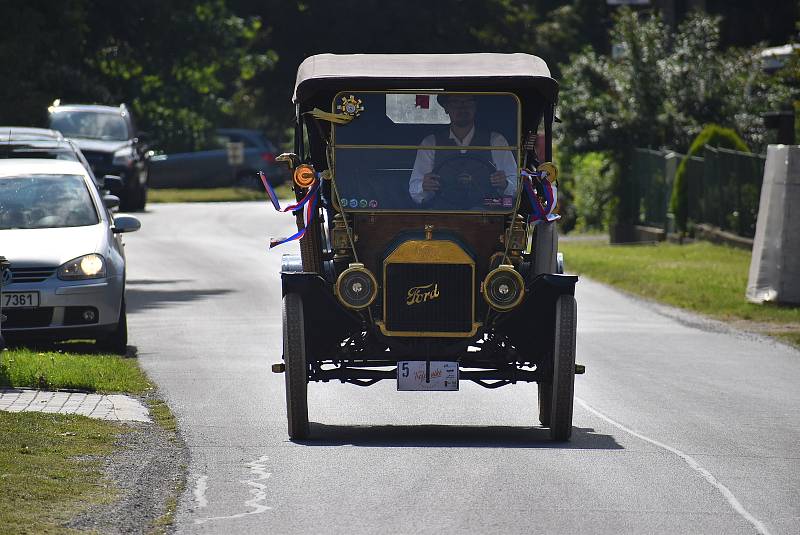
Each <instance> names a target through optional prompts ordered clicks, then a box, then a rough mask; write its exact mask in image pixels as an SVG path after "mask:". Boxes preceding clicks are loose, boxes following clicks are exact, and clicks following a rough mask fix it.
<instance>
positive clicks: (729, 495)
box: [575, 397, 770, 535]
mask: <svg viewBox="0 0 800 535" xmlns="http://www.w3.org/2000/svg"><path fill="white" fill-rule="evenodd" d="M575 401H576V402H578V404H580V405H581V406H582V407H583V408H584V409H586V410H587V411H589V412H590V413H592V414H594V415H595V416H597V417H598V418H600V419H601V420H605V421H606V422H608V423H610V424H611V425H613V426H614V427H616V428H618V429H621V430H622V431H625V432H626V433H628V434H630V435H633V436H635V437H636V438H638V439H640V440H644V441H645V442H649V443H650V444H653V445H654V446H657V447H659V448H662V449H665V450H667V451H668V452H670V453H673V454H675V455H677V456H678V457H680V458H681V459H682V460H683V461H684V462H685V463H686V464H688V465H689V467H690V468H691V469H692V470H695V471H696V472H698V473H699V474H700V475H702V476H703V479H705V480H706V481H707V482H708V483H710V484H711V485H712V486H713V487H715V488H716V489H717V490H718V491H720V493H721V494H722V496H723V497H724V498H725V500H727V502H728V503H729V504H730V506H731V507H732V508H733V510H734V511H736V512H737V513H738V514H739V516H741V517H742V518H744V519H745V520H746V521H747V522H749V523H750V524H752V526H753V527H754V528H756V532H758V533H760V534H761V535H770V533H769V530H768V529H767V527H766V526H765V525H764V523H763V522H761V521H760V520H759V519H757V518H756V517H754V516H753V515H752V514H750V512H749V511H748V510H747V509H745V508H744V506H743V505H742V504H741V502H739V500H738V499H737V498H736V496H734V495H733V492H731V491H730V489H729V488H728V487H726V486H725V485H723V484H722V483H720V482H719V480H718V479H717V478H716V477H714V475H713V474H712V473H711V472H709V471H708V470H706V469H705V468H703V466H702V465H701V464H700V463H699V462H697V460H696V459H695V458H694V457H692V456H691V455H689V454H687V453H684V452H682V451H680V450H679V449H677V448H673V447H672V446H668V445H667V444H664V443H663V442H659V441H657V440H654V439H652V438H649V437H646V436H644V435H643V434H641V433H637V432H636V431H634V430H633V429H631V428H629V427H625V426H624V425H622V424H621V423H619V422H617V421H616V420H613V419H611V418H609V417H608V416H606V415H605V414H603V413H602V412H600V411H598V410H597V409H595V408H594V407H592V406H591V405H589V404H588V403H586V401H584V400H582V399H581V398H579V397H575Z"/></svg>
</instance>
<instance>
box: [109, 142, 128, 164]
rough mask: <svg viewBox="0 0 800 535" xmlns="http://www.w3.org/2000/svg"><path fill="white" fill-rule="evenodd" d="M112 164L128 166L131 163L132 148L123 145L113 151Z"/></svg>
mask: <svg viewBox="0 0 800 535" xmlns="http://www.w3.org/2000/svg"><path fill="white" fill-rule="evenodd" d="M111 163H112V165H121V166H122V167H130V166H132V165H133V149H131V148H130V147H125V148H124V149H120V150H118V151H117V152H115V153H114V160H113V161H112V162H111Z"/></svg>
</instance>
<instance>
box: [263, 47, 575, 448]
mask: <svg viewBox="0 0 800 535" xmlns="http://www.w3.org/2000/svg"><path fill="white" fill-rule="evenodd" d="M557 94H558V84H557V82H556V81H555V80H553V79H552V78H551V77H550V71H549V70H548V68H547V65H546V64H545V62H544V61H543V60H541V59H540V58H538V57H536V56H532V55H527V54H448V55H434V54H424V55H378V54H375V55H332V54H323V55H317V56H313V57H309V58H308V59H306V60H305V61H304V62H303V63H302V64H301V65H300V67H299V69H298V73H297V83H296V86H295V93H294V102H295V104H296V118H297V122H296V131H295V153H292V154H283V155H281V156H280V157H279V158H278V159H279V160H280V161H284V162H286V163H287V164H288V165H289V167H290V168H292V169H293V170H294V191H295V193H296V195H297V200H298V203H297V204H296V205H295V206H294V208H292V211H293V212H294V214H295V217H296V218H297V223H298V235H299V236H301V238H300V250H301V255H300V256H292V255H285V256H284V259H283V266H282V271H281V278H282V285H283V340H284V341H283V344H284V345H283V361H284V362H283V363H279V364H276V365H274V366H273V371H276V372H285V374H286V401H287V413H288V424H289V436H290V437H291V438H292V439H303V438H307V437H308V436H309V434H310V427H309V422H308V404H307V385H308V382H309V381H322V382H328V381H341V382H345V383H351V384H355V385H362V386H368V385H372V384H374V383H376V382H377V381H380V380H393V381H396V382H397V387H398V389H399V390H458V387H459V383H460V381H465V380H466V381H473V382H475V383H477V384H479V385H481V386H484V387H487V388H497V387H500V386H504V385H509V384H516V383H531V382H536V383H538V388H539V421H540V422H541V424H542V425H543V426H545V427H549V428H550V434H551V437H552V439H554V440H558V441H563V440H568V439H569V437H570V435H571V430H572V408H573V387H574V377H575V373H576V372H578V373H581V372H582V371H583V369H582V366H576V364H575V332H576V313H577V309H576V302H575V298H574V288H575V284H576V282H577V277H574V276H569V275H564V274H562V273H561V271H562V270H561V269H560V265H561V263H560V260H561V257H560V255H559V254H558V253H557V245H558V233H557V229H556V225H557V223H556V221H557V218H558V216H557V215H555V213H554V208H555V204H556V199H555V186H556V184H557V182H556V177H557V170H556V168H555V166H554V165H553V164H552V163H550V161H551V159H552V157H551V152H552V130H551V127H552V124H553V120H554V108H555V103H556V97H557ZM537 147H538V148H537ZM276 206H277V203H276ZM276 243H277V242H276ZM533 410H534V408H533V407H531V412H532V413H533ZM531 420H533V416H531Z"/></svg>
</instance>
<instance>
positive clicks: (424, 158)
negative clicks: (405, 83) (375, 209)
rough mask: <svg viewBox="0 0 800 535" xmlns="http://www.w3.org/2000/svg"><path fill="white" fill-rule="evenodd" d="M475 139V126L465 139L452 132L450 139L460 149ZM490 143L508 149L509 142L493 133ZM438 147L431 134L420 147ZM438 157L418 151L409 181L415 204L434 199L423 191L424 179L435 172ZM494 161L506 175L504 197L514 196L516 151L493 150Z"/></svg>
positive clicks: (434, 154) (464, 152) (424, 151)
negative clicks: (434, 166)
mask: <svg viewBox="0 0 800 535" xmlns="http://www.w3.org/2000/svg"><path fill="white" fill-rule="evenodd" d="M473 137H475V126H473V127H472V130H470V131H469V133H468V134H467V135H466V136H464V139H463V140H462V139H458V137H457V136H456V135H455V134H454V133H453V131H452V130H450V139H452V140H453V141H454V142H455V144H456V145H457V146H459V147H466V146H468V145H469V144H470V143H472V138H473ZM489 143H490V145H491V146H492V147H508V141H506V138H505V137H503V135H502V134H499V133H497V132H492V133H491V134H490V135H489ZM435 145H436V135H435V134H431V135H429V136H427V137H426V138H425V139H423V140H422V142H421V143H420V146H422V147H433V146H435ZM459 152H460V153H461V154H466V153H467V151H466V150H461V151H459ZM435 157H436V151H435V150H425V149H420V150H418V151H417V159H416V160H414V169H413V170H412V171H411V179H410V180H409V181H408V193H409V194H410V195H411V198H412V199H414V202H416V203H417V204H422V201H425V200H429V199H431V198H432V197H433V195H434V193H435V192H433V191H422V177H424V176H425V175H426V174H428V173H430V172H431V171H433V162H434V159H435ZM492 161H493V162H494V165H495V166H496V167H497V169H498V170H500V171H503V172H504V173H505V174H506V182H507V183H508V184H507V185H506V189H505V191H503V194H504V195H514V193H515V192H516V189H517V162H516V160H514V151H511V150H493V151H492Z"/></svg>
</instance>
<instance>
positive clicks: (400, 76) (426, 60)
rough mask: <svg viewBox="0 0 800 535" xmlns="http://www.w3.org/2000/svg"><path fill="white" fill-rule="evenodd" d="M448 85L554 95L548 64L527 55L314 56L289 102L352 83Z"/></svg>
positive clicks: (302, 69) (299, 71)
mask: <svg viewBox="0 0 800 535" xmlns="http://www.w3.org/2000/svg"><path fill="white" fill-rule="evenodd" d="M448 81H452V82H454V83H458V84H465V85H473V86H480V85H485V87H487V88H490V87H493V88H496V89H497V90H513V89H516V88H528V87H534V88H536V89H538V90H539V91H540V92H541V93H542V94H543V95H544V96H545V97H547V98H548V99H551V100H554V99H555V96H556V94H557V93H558V83H557V82H556V81H555V80H553V79H552V78H550V69H548V68H547V64H546V63H545V62H544V60H542V59H541V58H538V57H536V56H533V55H530V54H493V53H481V54H348V55H336V54H319V55H316V56H311V57H309V58H306V59H305V61H303V63H301V64H300V67H299V68H298V69H297V81H296V83H295V87H294V96H293V98H292V100H294V101H295V102H297V101H303V100H306V99H308V98H309V97H310V96H311V95H313V94H314V93H315V92H316V91H317V90H318V89H329V90H330V89H334V90H336V89H340V88H341V89H345V88H346V87H345V86H350V87H352V86H354V85H357V84H362V85H363V84H367V85H369V86H377V85H378V83H379V84H380V86H382V87H384V88H387V89H388V88H397V89H401V88H415V89H416V88H419V89H424V88H435V87H441V86H442V85H443V84H445V83H446V82H448ZM365 88H366V87H365Z"/></svg>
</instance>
